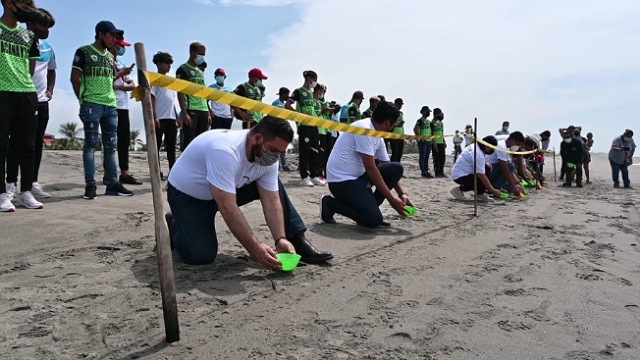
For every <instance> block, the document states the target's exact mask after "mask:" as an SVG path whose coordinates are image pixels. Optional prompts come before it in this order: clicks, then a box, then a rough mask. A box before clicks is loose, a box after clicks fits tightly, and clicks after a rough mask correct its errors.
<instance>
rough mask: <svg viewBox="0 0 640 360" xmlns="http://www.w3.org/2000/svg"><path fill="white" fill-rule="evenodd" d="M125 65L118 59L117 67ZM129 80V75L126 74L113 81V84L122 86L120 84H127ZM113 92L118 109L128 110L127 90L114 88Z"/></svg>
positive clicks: (120, 67) (121, 67)
mask: <svg viewBox="0 0 640 360" xmlns="http://www.w3.org/2000/svg"><path fill="white" fill-rule="evenodd" d="M125 66H126V65H125V64H124V63H123V62H121V61H118V67H117V69H123V68H124V67H125ZM118 71H119V70H116V72H118ZM130 81H131V76H129V75H126V76H123V77H121V78H119V79H118V80H116V81H114V82H113V85H118V86H122V85H126V84H128V83H129V82H130ZM115 93H116V102H117V107H118V109H121V110H128V109H129V92H128V91H123V90H115Z"/></svg>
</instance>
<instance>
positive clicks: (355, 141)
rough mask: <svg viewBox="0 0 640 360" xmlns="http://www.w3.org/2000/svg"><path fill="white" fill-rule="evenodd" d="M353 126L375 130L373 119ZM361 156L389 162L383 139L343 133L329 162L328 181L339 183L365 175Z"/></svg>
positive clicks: (364, 120) (360, 121) (359, 121)
mask: <svg viewBox="0 0 640 360" xmlns="http://www.w3.org/2000/svg"><path fill="white" fill-rule="evenodd" d="M351 125H352V126H357V127H361V128H366V129H373V123H372V122H371V119H363V120H358V121H356V122H354V123H351ZM360 154H365V155H370V156H373V157H375V158H376V159H377V160H379V161H385V162H386V161H389V154H388V153H387V148H386V146H384V140H383V139H380V138H375V137H370V136H363V135H354V134H348V133H341V134H340V136H339V137H338V140H337V141H336V143H335V145H334V146H333V151H332V152H331V155H330V156H329V161H328V162H327V181H328V182H330V183H337V182H343V181H349V180H355V179H357V178H359V177H360V176H362V175H364V173H365V169H364V163H363V162H362V157H361V155H360Z"/></svg>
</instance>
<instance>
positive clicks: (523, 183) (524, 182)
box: [520, 180, 529, 186]
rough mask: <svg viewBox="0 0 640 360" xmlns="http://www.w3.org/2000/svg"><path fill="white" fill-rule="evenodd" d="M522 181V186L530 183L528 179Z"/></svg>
mask: <svg viewBox="0 0 640 360" xmlns="http://www.w3.org/2000/svg"><path fill="white" fill-rule="evenodd" d="M520 183H521V184H522V186H529V183H528V182H527V181H526V180H522V181H521V182H520Z"/></svg>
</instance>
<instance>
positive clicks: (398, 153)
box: [389, 98, 404, 163]
mask: <svg viewBox="0 0 640 360" xmlns="http://www.w3.org/2000/svg"><path fill="white" fill-rule="evenodd" d="M393 103H394V104H395V105H396V107H397V108H398V110H400V116H398V121H397V122H396V126H395V127H394V128H393V132H394V133H395V134H398V135H404V113H403V112H402V106H403V105H404V101H403V100H402V99H401V98H397V99H396V100H395V101H394V102H393ZM389 142H390V143H391V162H397V163H399V162H401V161H402V154H403V153H404V139H394V140H390V141H389Z"/></svg>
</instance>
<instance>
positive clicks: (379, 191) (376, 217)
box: [320, 102, 412, 228]
mask: <svg viewBox="0 0 640 360" xmlns="http://www.w3.org/2000/svg"><path fill="white" fill-rule="evenodd" d="M399 116H400V111H399V110H398V108H397V107H396V106H395V105H394V104H392V103H389V102H380V103H379V104H378V106H377V107H376V109H375V110H374V111H373V116H372V117H371V119H363V120H359V121H356V122H354V123H353V124H352V125H353V126H356V127H360V128H365V129H375V130H378V131H393V128H394V127H395V125H396V122H397V120H398V117H399ZM376 160H377V161H378V162H379V164H378V165H376ZM402 173H403V168H402V165H401V164H400V163H393V162H389V154H388V153H387V149H386V147H385V145H384V141H383V140H382V139H380V138H375V137H370V136H362V135H355V134H350V133H342V134H340V136H339V137H338V140H337V141H336V144H335V147H334V148H333V152H332V153H331V156H330V157H329V163H328V164H327V180H328V182H329V190H330V191H331V194H332V195H333V196H330V195H325V196H323V197H322V198H321V199H320V217H321V219H322V221H323V222H325V223H328V224H335V222H336V221H335V219H334V218H333V216H334V214H340V215H343V216H346V217H348V218H349V219H351V220H353V221H355V222H356V223H357V224H359V225H362V226H364V227H367V228H377V227H380V226H390V225H391V224H390V223H388V222H386V221H385V220H384V218H383V216H382V212H380V205H381V204H382V203H383V202H384V200H385V199H386V200H388V201H389V204H391V206H392V207H393V208H394V209H395V210H396V211H397V212H398V214H400V216H403V217H404V216H405V214H404V208H405V206H407V205H411V206H412V204H411V201H410V200H409V197H408V196H407V194H406V192H405V191H404V188H403V187H402V185H401V184H400V178H401V177H402ZM373 186H375V189H376V190H375V192H374V191H372V187H373ZM391 189H395V191H396V192H397V194H398V195H397V196H394V195H393V194H392V193H391Z"/></svg>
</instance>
